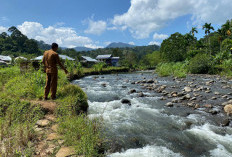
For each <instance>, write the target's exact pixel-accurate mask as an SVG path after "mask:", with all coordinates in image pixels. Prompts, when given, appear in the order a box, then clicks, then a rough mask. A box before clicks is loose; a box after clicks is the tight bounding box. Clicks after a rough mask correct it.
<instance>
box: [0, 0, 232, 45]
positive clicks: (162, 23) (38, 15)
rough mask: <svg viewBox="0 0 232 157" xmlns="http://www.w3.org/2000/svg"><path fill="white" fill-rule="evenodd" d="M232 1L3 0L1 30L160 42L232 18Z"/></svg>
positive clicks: (75, 39)
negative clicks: (171, 35)
mask: <svg viewBox="0 0 232 157" xmlns="http://www.w3.org/2000/svg"><path fill="white" fill-rule="evenodd" d="M231 8H232V3H231V2H230V0H223V1H218V0H56V1H55V0H47V1H45V0H39V1H31V0H0V32H3V31H6V30H7V28H8V27H10V26H17V27H18V29H19V30H20V31H21V32H22V33H23V34H25V35H27V36H28V37H29V38H33V39H36V40H43V41H45V42H46V43H49V44H50V43H52V42H57V43H58V44H59V45H60V46H63V47H70V48H71V47H75V46H86V47H91V48H98V47H105V46H106V45H107V44H109V43H110V42H124V43H131V44H135V45H139V46H140V45H149V44H160V43H161V42H162V40H164V39H166V38H167V37H168V36H170V34H172V33H175V32H180V33H183V34H184V33H187V32H189V31H190V29H191V28H192V27H198V30H199V33H198V34H197V37H198V38H200V37H202V36H203V35H204V32H203V31H202V28H201V27H202V25H203V24H204V23H205V22H208V23H212V24H213V26H214V27H215V29H217V28H218V27H219V26H220V25H221V24H223V23H225V21H226V20H227V19H231V18H232V9H231Z"/></svg>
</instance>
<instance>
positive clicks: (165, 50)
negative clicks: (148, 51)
mask: <svg viewBox="0 0 232 157" xmlns="http://www.w3.org/2000/svg"><path fill="white" fill-rule="evenodd" d="M195 40H196V39H195V38H194V37H193V36H191V35H189V34H186V35H182V34H180V33H175V34H172V35H171V36H170V37H169V38H168V39H165V40H164V41H163V42H162V44H161V48H160V51H161V54H162V57H163V58H164V59H166V60H167V61H169V62H179V61H183V60H185V58H186V57H187V55H186V53H187V48H188V46H190V45H191V43H193V42H194V41H195Z"/></svg>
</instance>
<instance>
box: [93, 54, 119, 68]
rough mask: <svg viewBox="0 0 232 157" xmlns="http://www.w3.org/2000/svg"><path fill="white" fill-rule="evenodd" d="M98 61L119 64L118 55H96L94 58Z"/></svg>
mask: <svg viewBox="0 0 232 157" xmlns="http://www.w3.org/2000/svg"><path fill="white" fill-rule="evenodd" d="M96 59H97V60H98V61H100V62H105V63H106V64H107V65H111V66H119V64H118V62H119V59H120V58H119V57H113V56H112V55H110V54H108V55H98V56H97V58H96Z"/></svg>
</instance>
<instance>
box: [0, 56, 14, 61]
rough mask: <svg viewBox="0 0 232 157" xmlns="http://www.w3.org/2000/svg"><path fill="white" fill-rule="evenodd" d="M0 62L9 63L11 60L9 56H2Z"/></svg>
mask: <svg viewBox="0 0 232 157" xmlns="http://www.w3.org/2000/svg"><path fill="white" fill-rule="evenodd" d="M0 60H2V61H11V60H12V58H11V57H10V56H3V55H0Z"/></svg>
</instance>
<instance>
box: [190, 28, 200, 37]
mask: <svg viewBox="0 0 232 157" xmlns="http://www.w3.org/2000/svg"><path fill="white" fill-rule="evenodd" d="M195 33H198V31H197V28H196V27H192V30H191V31H190V34H192V36H194V35H195Z"/></svg>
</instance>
